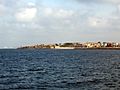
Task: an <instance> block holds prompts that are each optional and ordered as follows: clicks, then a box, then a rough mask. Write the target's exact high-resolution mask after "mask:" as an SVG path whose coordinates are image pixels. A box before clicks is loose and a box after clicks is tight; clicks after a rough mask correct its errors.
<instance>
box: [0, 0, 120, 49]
mask: <svg viewBox="0 0 120 90" xmlns="http://www.w3.org/2000/svg"><path fill="white" fill-rule="evenodd" d="M66 41H71V42H76V41H80V42H86V41H115V42H120V0H0V48H4V47H19V46H21V45H29V44H30V45H31V44H39V43H59V42H66Z"/></svg>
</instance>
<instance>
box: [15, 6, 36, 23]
mask: <svg viewBox="0 0 120 90" xmlns="http://www.w3.org/2000/svg"><path fill="white" fill-rule="evenodd" d="M36 13H37V8H35V7H30V8H29V7H27V8H22V9H20V11H19V12H17V13H16V14H15V17H16V19H17V20H18V21H31V20H33V19H34V18H35V16H36Z"/></svg>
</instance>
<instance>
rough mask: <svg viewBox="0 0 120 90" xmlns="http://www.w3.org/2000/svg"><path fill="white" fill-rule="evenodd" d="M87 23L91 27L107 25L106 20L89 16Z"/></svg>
mask: <svg viewBox="0 0 120 90" xmlns="http://www.w3.org/2000/svg"><path fill="white" fill-rule="evenodd" d="M88 24H89V26H91V27H99V28H101V27H108V20H107V19H105V18H100V17H89V18H88Z"/></svg>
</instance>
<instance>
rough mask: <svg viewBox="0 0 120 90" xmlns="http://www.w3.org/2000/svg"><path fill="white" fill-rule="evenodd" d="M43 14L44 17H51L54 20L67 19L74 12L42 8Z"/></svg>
mask: <svg viewBox="0 0 120 90" xmlns="http://www.w3.org/2000/svg"><path fill="white" fill-rule="evenodd" d="M43 13H44V14H45V16H51V17H55V18H69V17H71V16H73V15H74V12H73V11H72V10H65V9H53V8H44V9H43Z"/></svg>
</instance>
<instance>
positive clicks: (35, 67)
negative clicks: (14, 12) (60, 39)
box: [0, 49, 120, 90]
mask: <svg viewBox="0 0 120 90" xmlns="http://www.w3.org/2000/svg"><path fill="white" fill-rule="evenodd" d="M0 89H1V90H2V89H6V90H7V89H8V90H9V89H30V90H33V89H38V90H120V51H119V50H49V49H38V50H34V49H32V50H27V49H26V50H0Z"/></svg>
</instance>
